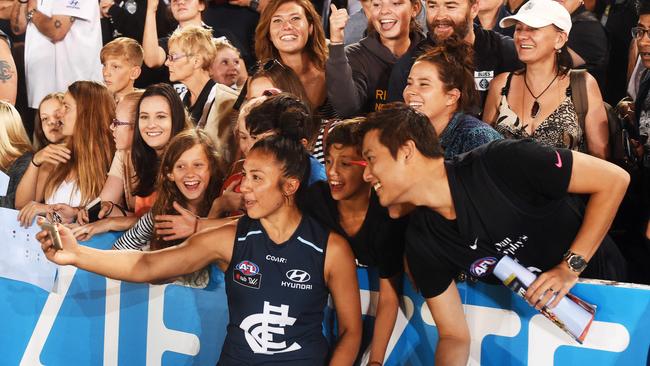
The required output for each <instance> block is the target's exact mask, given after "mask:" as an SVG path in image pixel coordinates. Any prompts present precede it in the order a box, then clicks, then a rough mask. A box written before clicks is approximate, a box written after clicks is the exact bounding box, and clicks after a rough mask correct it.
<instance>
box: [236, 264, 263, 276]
mask: <svg viewBox="0 0 650 366" xmlns="http://www.w3.org/2000/svg"><path fill="white" fill-rule="evenodd" d="M235 269H238V270H239V271H241V273H242V274H245V275H247V276H252V275H256V274H258V273H260V267H258V266H257V264H255V263H253V262H249V261H242V262H239V264H238V265H237V266H236V267H235Z"/></svg>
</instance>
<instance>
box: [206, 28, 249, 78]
mask: <svg viewBox="0 0 650 366" xmlns="http://www.w3.org/2000/svg"><path fill="white" fill-rule="evenodd" d="M212 41H213V42H214V47H215V48H216V50H217V55H216V56H215V57H214V61H212V66H211V68H210V73H211V75H212V80H214V82H216V83H219V84H223V85H227V86H229V87H231V88H233V89H234V90H241V88H242V87H243V86H244V83H245V82H246V79H248V72H247V71H246V64H245V63H244V60H243V59H242V58H241V54H240V53H239V50H238V49H237V47H235V46H233V45H232V43H230V42H229V41H228V40H227V39H225V38H215V39H213V40H212Z"/></svg>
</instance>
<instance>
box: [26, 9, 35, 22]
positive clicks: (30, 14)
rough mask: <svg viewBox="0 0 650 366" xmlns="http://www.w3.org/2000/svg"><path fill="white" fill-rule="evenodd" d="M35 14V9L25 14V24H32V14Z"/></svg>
mask: <svg viewBox="0 0 650 366" xmlns="http://www.w3.org/2000/svg"><path fill="white" fill-rule="evenodd" d="M35 12H36V9H32V10H30V11H28V12H27V15H25V19H27V23H31V22H32V18H33V17H34V13H35Z"/></svg>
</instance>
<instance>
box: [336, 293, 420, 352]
mask: <svg viewBox="0 0 650 366" xmlns="http://www.w3.org/2000/svg"><path fill="white" fill-rule="evenodd" d="M359 295H360V296H361V314H362V315H368V316H376V314H377V304H378V303H379V292H378V291H369V290H359ZM330 299H331V297H330ZM402 300H403V304H402V306H400V307H399V308H397V318H396V319H395V326H394V327H393V333H391V335H390V339H389V340H388V345H387V346H386V353H385V354H384V360H382V361H384V362H385V361H386V359H388V356H390V355H391V353H392V352H393V349H394V348H395V345H396V344H397V341H398V340H399V339H400V337H401V336H402V333H403V332H404V329H406V326H407V325H408V323H409V321H410V320H411V318H412V317H413V307H414V306H413V301H412V300H411V299H410V298H409V297H407V296H403V297H402ZM371 348H372V344H369V345H368V348H367V349H366V350H365V351H364V352H363V355H362V356H361V363H360V364H361V365H367V364H368V362H370V351H371Z"/></svg>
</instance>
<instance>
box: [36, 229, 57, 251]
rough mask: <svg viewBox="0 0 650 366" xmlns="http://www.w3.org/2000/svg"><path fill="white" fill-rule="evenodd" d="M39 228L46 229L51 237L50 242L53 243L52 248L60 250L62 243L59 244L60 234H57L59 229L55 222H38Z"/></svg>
mask: <svg viewBox="0 0 650 366" xmlns="http://www.w3.org/2000/svg"><path fill="white" fill-rule="evenodd" d="M39 225H40V227H41V229H43V230H47V231H48V232H49V234H50V238H52V244H54V249H56V250H62V249H63V245H62V244H61V235H59V229H57V227H56V224H51V223H49V222H42V223H40V224H39Z"/></svg>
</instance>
